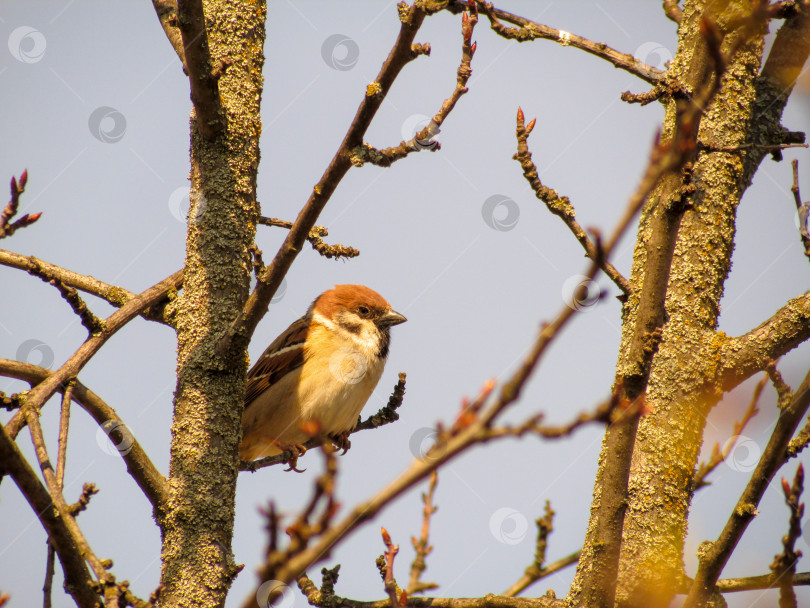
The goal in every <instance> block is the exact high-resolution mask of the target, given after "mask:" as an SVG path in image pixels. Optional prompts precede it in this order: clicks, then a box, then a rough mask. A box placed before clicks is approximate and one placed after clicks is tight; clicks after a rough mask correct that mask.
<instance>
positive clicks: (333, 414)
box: [239, 285, 407, 469]
mask: <svg viewBox="0 0 810 608" xmlns="http://www.w3.org/2000/svg"><path fill="white" fill-rule="evenodd" d="M406 320H407V319H406V318H405V317H404V316H402V315H401V314H399V313H398V312H396V311H395V310H393V309H392V308H391V305H390V304H389V303H388V302H387V301H386V300H385V298H383V297H382V296H381V295H380V294H378V293H377V292H376V291H374V290H373V289H369V288H368V287H366V286H364V285H336V286H335V288H334V289H330V290H329V291H326V292H324V293H322V294H321V295H320V296H318V297H317V298H316V299H315V301H314V302H313V303H312V305H310V307H309V309H308V310H307V312H306V314H305V315H304V316H303V317H301V318H300V319H298V320H297V321H295V322H293V323H292V325H290V326H289V327H288V328H287V329H286V330H285V331H284V332H283V333H282V334H281V335H280V336H278V337H277V338H276V339H275V340H273V342H272V343H271V344H270V346H268V347H267V350H265V351H264V353H263V354H262V356H261V357H259V359H258V361H256V364H255V365H254V366H253V367H252V368H251V370H250V371H249V372H248V374H247V389H246V392H245V408H244V411H243V413H242V441H241V443H240V445H239V457H240V459H242V460H243V461H250V460H256V459H257V458H263V457H265V456H274V455H276V454H280V453H281V452H284V451H287V450H289V451H292V452H293V454H294V458H295V459H297V457H298V456H300V455H301V454H303V453H304V451H306V450H305V448H304V447H303V445H302V444H304V443H305V442H306V441H307V440H308V439H311V438H312V437H316V436H321V437H322V436H328V437H329V438H330V439H331V440H332V441H333V442H334V443H335V444H336V445H337V446H338V447H342V448H344V451H345V450H346V449H348V447H349V441H348V435H349V433H350V432H351V430H352V429H353V428H354V426H355V425H356V424H357V419H358V417H359V415H360V411H361V410H362V409H363V406H364V405H365V404H366V401H368V398H369V397H370V396H371V393H372V391H373V390H374V387H375V386H377V382H378V381H379V380H380V376H381V375H382V372H383V368H384V366H385V360H386V358H387V357H388V346H389V343H390V340H391V334H390V329H391V327H392V326H394V325H399V324H400V323H404V322H405V321H406ZM291 468H293V469H294V468H295V462H294V461H293V462H292V463H291Z"/></svg>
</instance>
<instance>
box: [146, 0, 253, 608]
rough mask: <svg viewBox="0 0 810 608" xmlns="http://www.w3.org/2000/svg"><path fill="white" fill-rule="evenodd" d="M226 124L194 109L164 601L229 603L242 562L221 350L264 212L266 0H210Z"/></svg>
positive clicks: (234, 421) (241, 371)
mask: <svg viewBox="0 0 810 608" xmlns="http://www.w3.org/2000/svg"><path fill="white" fill-rule="evenodd" d="M204 9H205V17H206V25H207V30H208V42H209V46H210V52H211V63H212V65H213V66H214V68H215V70H214V71H215V72H216V71H221V70H222V67H223V66H225V67H226V69H225V71H224V73H222V74H221V76H220V78H219V82H218V86H219V96H220V99H221V103H222V107H223V110H224V117H223V128H222V131H221V132H220V134H219V135H218V136H216V137H215V138H214V139H211V140H209V139H207V138H206V137H204V136H203V134H202V133H201V131H200V128H199V125H198V124H197V120H196V116H195V114H194V113H193V114H192V119H191V196H190V198H191V208H190V210H189V221H188V235H187V245H186V274H185V284H184V288H183V292H182V295H181V297H180V299H179V301H178V307H177V335H178V354H177V376H178V380H177V390H176V393H175V400H174V423H173V425H172V444H171V461H170V469H169V500H168V506H167V509H166V515H165V517H163V518H162V520H161V521H160V525H161V531H162V536H163V549H162V560H163V570H162V576H161V583H162V585H163V590H162V593H161V598H160V605H161V606H195V607H203V606H205V607H213V606H222V605H223V604H224V601H225V596H226V594H227V592H228V589H229V587H230V585H231V582H232V580H233V578H234V576H235V575H236V573H237V569H236V568H235V566H234V562H233V559H232V555H231V537H232V533H233V520H234V494H235V489H236V477H237V473H238V458H237V445H238V441H239V420H240V416H241V409H242V408H241V404H242V399H243V394H244V379H245V371H246V364H247V357H246V353H245V351H244V349H243V350H241V351H239V352H238V353H236V354H235V355H233V356H231V357H229V358H220V357H219V356H217V355H216V354H215V353H214V349H213V347H214V345H215V343H216V340H217V339H218V337H219V336H221V335H222V333H223V332H225V330H226V329H227V328H228V326H229V324H230V323H231V322H232V321H233V319H234V318H235V317H236V316H237V315H238V314H239V312H240V311H241V309H242V307H243V305H244V303H245V300H246V299H247V295H248V289H249V283H250V272H251V263H250V257H249V253H248V247H249V246H250V244H251V243H252V242H253V237H254V233H255V227H256V219H257V217H258V215H259V213H258V209H257V208H256V207H257V206H256V173H257V168H258V165H259V135H260V132H261V120H260V114H259V106H260V101H261V94H262V66H263V62H264V55H263V45H264V38H265V12H266V8H265V4H264V3H263V2H255V3H253V2H250V3H242V2H236V1H235V0H234V1H228V0H211V1H209V2H205V6H204Z"/></svg>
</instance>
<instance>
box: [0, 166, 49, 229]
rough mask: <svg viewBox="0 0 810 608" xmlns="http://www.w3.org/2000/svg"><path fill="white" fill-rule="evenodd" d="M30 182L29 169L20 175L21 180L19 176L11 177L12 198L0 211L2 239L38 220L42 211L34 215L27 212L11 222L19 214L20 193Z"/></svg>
mask: <svg viewBox="0 0 810 608" xmlns="http://www.w3.org/2000/svg"><path fill="white" fill-rule="evenodd" d="M27 182H28V170H25V171H23V172H22V174H21V175H20V181H19V182H17V178H15V177H12V178H11V200H10V201H9V202H8V204H7V205H6V206H5V208H4V209H3V211H2V212H0V239H4V238H6V237H7V236H11V235H12V234H14V232H15V231H16V230H18V229H19V228H25V227H26V226H30V225H31V224H33V223H34V222H36V221H37V220H38V219H39V218H40V216H41V215H42V213H35V214H33V215H29V214H27V213H26V214H25V215H23V216H22V217H21V218H20V219H18V220H17V221H16V222H13V223H10V222H11V218H13V217H14V216H15V215H16V214H17V209H18V207H19V205H20V195H21V194H22V193H23V192H25V184H26V183H27Z"/></svg>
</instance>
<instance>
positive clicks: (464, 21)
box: [461, 11, 470, 27]
mask: <svg viewBox="0 0 810 608" xmlns="http://www.w3.org/2000/svg"><path fill="white" fill-rule="evenodd" d="M469 22H470V18H469V16H467V11H464V12H463V13H461V25H463V26H465V27H466V26H467V24H468V23H469Z"/></svg>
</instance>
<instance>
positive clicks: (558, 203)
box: [512, 108, 631, 298]
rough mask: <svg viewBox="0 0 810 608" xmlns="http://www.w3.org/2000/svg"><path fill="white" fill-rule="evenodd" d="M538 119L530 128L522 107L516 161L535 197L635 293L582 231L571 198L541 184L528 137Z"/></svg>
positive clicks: (624, 290)
mask: <svg viewBox="0 0 810 608" xmlns="http://www.w3.org/2000/svg"><path fill="white" fill-rule="evenodd" d="M536 120H537V119H534V120H532V121H531V122H530V123H529V124H528V126H526V125H525V119H524V117H523V110H521V109H520V108H518V111H517V128H516V135H517V141H518V146H517V153H516V154H515V155H514V156H513V157H512V158H514V159H515V160H516V161H518V162H519V163H520V166H521V167H522V168H523V177H525V178H526V181H527V182H529V185H530V186H531V188H532V190H533V191H534V195H535V196H536V197H537V198H538V199H540V200H541V201H543V202H544V203H545V204H546V208H547V209H548V210H549V211H550V212H551V213H553V214H554V215H556V216H557V217H559V218H560V219H561V220H562V221H563V223H564V224H565V225H566V226H568V229H569V230H570V231H571V232H572V233H573V235H574V237H575V238H576V239H577V241H579V244H580V245H582V248H583V249H585V255H586V256H588V257H589V258H590V259H592V260H597V259H599V260H600V261H601V266H600V267H601V268H602V271H603V272H604V273H605V274H606V275H607V276H608V277H610V279H611V280H612V281H613V282H614V283H615V284H616V286H617V287H618V288H619V289H621V290H622V293H623V294H624V297H625V298H626V297H627V296H628V295H629V294H630V291H631V288H630V283H628V282H627V279H626V278H624V277H623V276H622V274H621V273H620V272H619V271H618V270H617V269H616V267H615V266H614V265H613V264H611V263H610V262H608V261H607V260H606V259H605V258H604V256H602V255H600V254H599V251H598V250H597V247H596V244H595V243H594V242H593V241H592V240H591V239H590V238H589V237H588V234H587V233H586V232H585V231H584V230H583V229H582V226H580V225H579V222H577V220H576V213H575V212H574V206H573V205H572V204H571V201H570V200H569V199H568V197H567V196H560V195H559V194H557V191H556V190H552V189H551V188H548V187H546V186H544V185H543V183H542V182H541V181H540V176H539V175H538V173H537V165H535V164H534V162H532V153H531V152H530V151H529V144H528V137H529V134H530V133H531V132H532V129H534V125H535V121H536Z"/></svg>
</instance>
